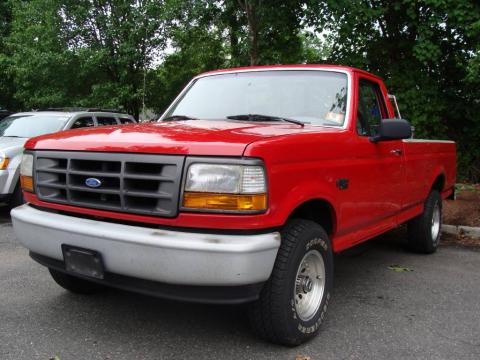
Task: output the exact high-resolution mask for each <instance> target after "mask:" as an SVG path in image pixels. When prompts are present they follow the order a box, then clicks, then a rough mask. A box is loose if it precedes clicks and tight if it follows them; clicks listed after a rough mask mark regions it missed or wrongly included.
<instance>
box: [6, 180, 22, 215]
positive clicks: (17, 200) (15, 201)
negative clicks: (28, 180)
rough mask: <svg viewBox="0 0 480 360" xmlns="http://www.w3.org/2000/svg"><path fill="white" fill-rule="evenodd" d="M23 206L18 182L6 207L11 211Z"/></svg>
mask: <svg viewBox="0 0 480 360" xmlns="http://www.w3.org/2000/svg"><path fill="white" fill-rule="evenodd" d="M22 204H25V199H24V198H23V193H22V188H21V186H20V182H18V184H17V185H16V186H15V190H14V191H13V194H12V196H11V198H10V200H9V202H8V205H9V206H10V207H11V208H12V209H13V208H15V207H17V206H20V205H22Z"/></svg>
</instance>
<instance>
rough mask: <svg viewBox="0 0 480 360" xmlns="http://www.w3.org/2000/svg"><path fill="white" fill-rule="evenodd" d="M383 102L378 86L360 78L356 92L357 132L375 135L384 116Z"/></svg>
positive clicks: (362, 134) (385, 112)
mask: <svg viewBox="0 0 480 360" xmlns="http://www.w3.org/2000/svg"><path fill="white" fill-rule="evenodd" d="M386 114H387V111H386V107H385V102H384V99H383V96H382V92H381V90H380V86H379V85H378V84H376V83H374V82H371V81H367V80H360V84H359V94H358V112H357V132H358V134H359V135H361V136H375V135H376V134H377V131H378V127H379V126H380V120H381V119H384V118H386Z"/></svg>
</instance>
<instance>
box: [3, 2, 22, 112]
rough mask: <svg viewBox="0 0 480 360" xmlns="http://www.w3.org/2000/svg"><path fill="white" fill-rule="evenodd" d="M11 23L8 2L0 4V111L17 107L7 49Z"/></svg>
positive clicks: (10, 62)
mask: <svg viewBox="0 0 480 360" xmlns="http://www.w3.org/2000/svg"><path fill="white" fill-rule="evenodd" d="M12 21H13V15H12V3H11V1H10V0H4V1H1V2H0V109H2V108H6V109H9V110H15V109H16V108H17V107H18V104H17V102H16V101H15V99H14V95H15V86H14V81H13V74H12V71H13V70H12V58H11V56H12V53H11V51H10V49H9V48H8V44H7V42H8V37H9V35H10V32H11V27H12Z"/></svg>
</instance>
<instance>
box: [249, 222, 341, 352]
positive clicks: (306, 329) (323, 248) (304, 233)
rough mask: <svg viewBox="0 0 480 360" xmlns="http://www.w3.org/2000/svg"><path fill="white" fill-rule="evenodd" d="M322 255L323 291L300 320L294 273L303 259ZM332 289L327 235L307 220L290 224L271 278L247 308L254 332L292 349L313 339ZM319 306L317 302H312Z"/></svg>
mask: <svg viewBox="0 0 480 360" xmlns="http://www.w3.org/2000/svg"><path fill="white" fill-rule="evenodd" d="M312 253H314V254H315V256H317V255H318V254H319V255H321V259H322V260H323V264H324V274H325V276H324V278H325V282H324V291H323V295H322V296H321V300H320V301H319V305H317V306H318V307H317V308H316V310H315V309H313V311H314V315H313V316H311V317H309V319H307V320H302V319H301V318H300V316H299V314H300V313H298V312H297V309H296V300H298V299H297V296H300V295H302V294H300V295H298V294H296V291H297V287H296V286H298V283H297V282H296V280H297V275H299V274H300V273H298V274H297V272H298V271H300V272H301V270H300V269H299V267H300V265H301V263H303V262H302V260H303V259H304V256H308V254H312ZM332 288H333V252H332V247H331V244H330V240H329V238H328V235H327V233H326V232H325V230H323V228H322V227H321V226H320V225H318V224H317V223H315V222H313V221H309V220H303V219H295V220H292V221H290V222H289V223H288V224H287V225H286V226H285V228H284V230H283V231H282V244H281V246H280V249H279V251H278V254H277V258H276V260H275V265H274V268H273V271H272V274H271V276H270V279H269V280H268V281H267V282H266V284H265V286H264V287H263V289H262V291H261V294H260V298H259V299H258V300H257V301H255V302H254V303H252V304H251V305H250V308H249V317H250V322H251V324H252V327H253V330H254V331H255V333H256V334H257V335H258V336H259V337H261V338H263V339H265V340H267V341H270V342H273V343H277V344H282V345H288V346H294V345H299V344H301V343H303V342H305V341H307V340H309V339H310V338H312V337H314V336H315V335H316V334H317V332H318V330H319V328H320V325H321V323H322V322H323V320H324V318H325V313H326V310H327V306H328V302H329V300H330V297H331V292H332ZM315 303H316V304H318V302H315Z"/></svg>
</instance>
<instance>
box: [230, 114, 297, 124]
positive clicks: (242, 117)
mask: <svg viewBox="0 0 480 360" xmlns="http://www.w3.org/2000/svg"><path fill="white" fill-rule="evenodd" d="M227 119H231V120H246V121H286V122H289V123H292V124H297V125H300V126H301V127H304V126H305V124H304V123H303V122H301V121H298V120H294V119H289V118H284V117H280V116H272V115H261V114H241V115H230V116H227Z"/></svg>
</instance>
